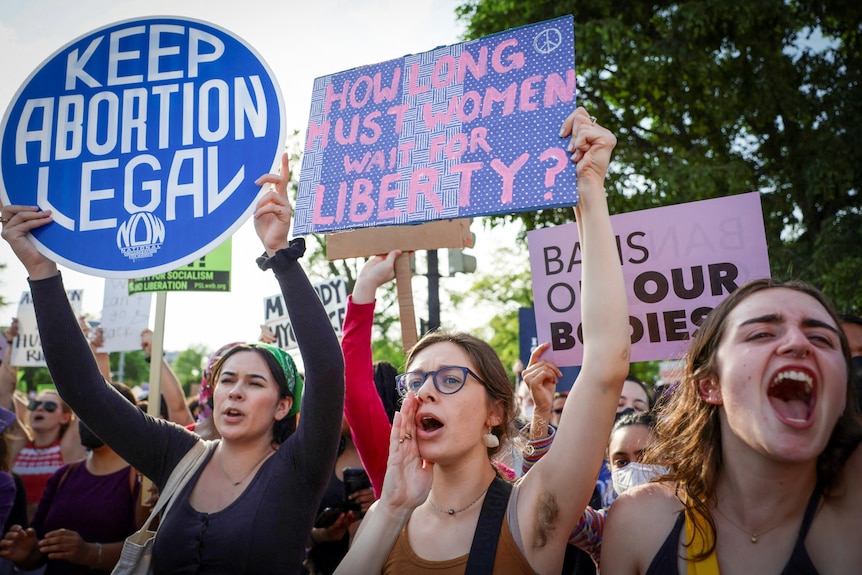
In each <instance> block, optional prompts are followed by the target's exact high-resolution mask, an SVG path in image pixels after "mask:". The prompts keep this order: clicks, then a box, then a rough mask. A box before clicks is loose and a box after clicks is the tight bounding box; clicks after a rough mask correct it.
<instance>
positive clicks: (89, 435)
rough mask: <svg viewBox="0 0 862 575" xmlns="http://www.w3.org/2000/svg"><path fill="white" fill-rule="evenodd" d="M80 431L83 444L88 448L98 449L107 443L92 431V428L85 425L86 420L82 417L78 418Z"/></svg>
mask: <svg viewBox="0 0 862 575" xmlns="http://www.w3.org/2000/svg"><path fill="white" fill-rule="evenodd" d="M78 433H79V434H80V435H81V445H83V446H84V447H86V448H87V449H98V448H100V447H102V446H103V445H105V442H104V441H102V440H101V439H99V437H98V436H97V435H96V434H95V433H93V432H92V431H90V428H89V427H87V426H86V425H84V422H83V421H81V420H80V419H79V420H78Z"/></svg>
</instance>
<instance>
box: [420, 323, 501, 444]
mask: <svg viewBox="0 0 862 575" xmlns="http://www.w3.org/2000/svg"><path fill="white" fill-rule="evenodd" d="M443 342H449V343H454V344H455V345H457V346H458V347H460V348H461V349H463V350H464V351H465V352H466V353H467V355H468V356H470V359H471V360H472V362H473V364H474V365H475V366H476V372H477V375H478V376H479V377H480V378H481V379H482V383H483V384H484V385H485V391H486V392H487V393H488V397H489V398H490V399H491V401H492V402H494V401H499V402H500V406H501V407H502V410H503V413H502V416H503V417H502V420H503V421H502V423H501V424H500V425H495V426H494V427H492V428H491V433H493V434H494V435H496V436H497V438H498V439H499V440H500V445H498V446H497V447H489V448H488V456H489V457H491V458H493V457H494V455H496V454H497V452H498V451H500V448H501V447H502V446H503V443H504V441H503V440H508V441H513V440H514V438H516V437H517V436H518V430H517V428H516V427H515V424H514V421H515V393H514V390H513V389H512V384H511V383H510V382H509V376H508V374H507V373H506V368H505V367H503V363H502V362H501V361H500V357H499V356H498V355H497V352H495V351H494V349H493V348H492V347H491V346H490V345H488V344H487V343H486V342H484V341H482V340H481V339H479V338H478V337H476V336H473V335H470V334H468V333H463V332H449V331H440V330H437V331H432V332H429V333H428V334H426V335H425V336H424V337H423V338H422V339H420V340H419V341H418V342H417V343H416V345H414V346H413V347H412V348H411V349H410V352H409V353H408V354H407V359H406V362H405V365H407V366H408V367H409V366H410V364H411V363H413V359H414V358H415V357H416V355H417V354H418V353H419V352H420V351H422V350H423V349H426V348H428V347H431V346H432V345H434V344H436V343H443Z"/></svg>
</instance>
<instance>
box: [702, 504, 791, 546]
mask: <svg viewBox="0 0 862 575" xmlns="http://www.w3.org/2000/svg"><path fill="white" fill-rule="evenodd" d="M715 510H716V511H718V514H719V515H721V516H722V517H724V518H725V519H726V520H727V522H728V523H730V524H731V525H733V526H734V527H736V528H737V529H739V530H740V531H742V532H743V533H745V534H746V535H748V536H750V537H751V542H752V543H757V542H758V541H760V537H763V536H764V535H766V534H767V533H769V532H770V531H773V530H774V529H777V528H778V527H779V526H780V525H781V524H782V523H784V522H783V521H782V522H780V523H778V524H776V525H773V526H772V527H770V528H769V529H767V530H766V531H762V532H760V533H749V532H748V530H747V529H744V528H743V527H742V526H740V525H739V524H738V523H736V522H735V521H734V520H733V519H731V518H730V517H728V516H727V515H725V514H724V513H723V512H722V511H721V509H719V508H718V505H716V506H715Z"/></svg>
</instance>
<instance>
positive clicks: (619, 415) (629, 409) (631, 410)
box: [614, 407, 635, 423]
mask: <svg viewBox="0 0 862 575" xmlns="http://www.w3.org/2000/svg"><path fill="white" fill-rule="evenodd" d="M634 412H635V409H634V408H633V407H627V408H625V409H624V410H622V411H620V412H619V413H617V414H616V415H615V416H614V423H616V422H617V421H619V419H620V418H622V417H624V416H626V415H629V414H632V413H634Z"/></svg>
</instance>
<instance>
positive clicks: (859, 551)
mask: <svg viewBox="0 0 862 575" xmlns="http://www.w3.org/2000/svg"><path fill="white" fill-rule="evenodd" d="M560 136H561V138H564V139H565V140H564V141H565V142H566V143H567V146H568V150H569V153H570V154H571V160H572V161H573V162H575V163H576V164H577V178H578V190H579V203H578V205H577V206H576V207H575V217H576V220H577V223H578V231H579V237H580V241H581V249H582V269H583V276H582V285H581V287H580V293H581V299H580V305H581V312H582V325H583V341H584V356H583V357H584V359H583V364H582V366H581V368H580V371H579V373H578V376H577V378H576V380H575V381H573V382H572V381H563V380H562V379H561V378H562V371H560V369H559V368H558V367H557V366H556V365H554V364H553V363H552V362H550V361H548V360H547V359H545V358H544V357H543V355H544V353H545V351H546V350H547V348H548V345H547V344H543V345H540V346H538V347H537V348H536V349H535V351H534V352H533V354H532V356H531V358H530V361H529V363H528V365H527V366H526V367H521V368H519V370H518V373H517V375H516V379H517V381H518V382H519V383H520V384H521V385H520V387H517V386H513V385H512V383H511V381H510V375H511V374H510V373H509V371H508V370H506V369H505V368H504V367H503V364H502V362H501V361H500V359H499V356H498V355H497V353H496V352H495V351H494V349H493V348H492V347H491V346H490V345H489V344H488V343H486V342H485V341H483V340H481V339H479V338H477V337H475V336H472V335H470V334H466V333H461V332H450V331H446V330H437V331H433V332H430V333H428V334H425V335H424V336H423V337H422V338H421V339H420V340H419V342H418V343H417V344H416V345H415V346H414V347H413V348H412V349H410V350H409V352H408V353H407V355H406V359H405V362H404V364H403V365H402V366H392V365H388V364H383V363H375V362H374V361H373V358H372V353H371V344H372V339H373V331H372V324H373V318H374V310H375V301H376V291H377V289H378V288H380V287H381V286H383V285H384V284H386V283H387V282H390V281H392V280H393V279H394V277H395V260H396V259H397V258H398V257H400V256H401V255H402V254H401V252H400V251H397V250H396V251H393V252H391V253H389V254H381V255H379V256H375V257H373V258H370V259H369V260H368V261H367V262H366V264H365V266H364V267H363V268H362V271H361V272H360V274H359V276H358V278H357V282H356V286H355V288H354V291H353V294H352V295H351V297H350V299H349V301H348V307H347V315H346V318H345V325H344V336H343V338H342V340H341V341H340V342H339V340H338V338H337V337H336V336H335V333H334V331H333V330H332V327H331V324H330V320H329V317H328V315H327V313H326V311H325V310H324V308H323V306H322V304H321V303H320V301H319V299H318V297H317V295H316V293H315V291H314V290H313V288H312V286H311V284H310V282H309V281H308V278H307V277H306V274H305V272H304V271H303V268H302V266H301V265H300V263H299V262H300V258H301V257H302V256H303V253H304V243H303V241H302V240H301V239H295V240H289V236H290V229H291V220H292V212H293V208H292V206H291V204H290V202H289V201H288V199H287V183H288V181H289V168H288V164H287V157H286V155H285V157H284V158H283V159H282V166H281V170H280V171H279V173H278V174H266V175H263V176H261V178H260V179H259V180H258V183H259V184H260V185H262V186H266V187H267V188H268V189H267V191H265V193H263V194H262V195H261V197H260V200H259V202H258V204H257V206H256V210H255V213H254V227H255V230H256V232H257V235H258V237H259V239H260V240H261V243H262V246H263V248H264V252H265V253H264V255H263V256H261V257H260V258H258V263H259V265H260V268H261V270H263V271H268V270H272V273H273V274H274V276H275V283H277V284H278V286H279V288H280V289H281V292H282V294H283V297H284V300H285V302H286V304H287V307H288V312H289V314H290V317H291V323H292V325H293V327H294V330H295V336H296V341H297V342H298V346H299V353H300V354H301V357H302V365H303V373H300V372H299V370H298V368H297V366H296V365H295V364H294V360H293V357H292V356H291V355H290V354H289V353H287V352H285V351H284V350H282V349H280V348H279V347H277V346H276V345H274V344H273V342H272V341H271V337H269V335H270V334H267V333H266V332H264V333H262V334H261V337H260V340H259V341H256V342H250V343H241V342H234V343H231V344H228V345H225V346H223V347H222V348H221V349H219V350H218V351H217V352H216V353H214V354H213V356H212V357H210V359H209V361H208V364H207V366H206V367H205V369H204V378H203V381H202V386H201V395H200V397H199V398H196V400H197V401H196V403H195V404H194V405H193V407H194V411H192V410H190V408H189V406H190V405H191V404H190V402H188V401H187V398H185V397H184V395H183V393H182V389H181V387H180V386H179V382H178V380H177V379H176V377H175V376H174V374H173V373H172V371H171V369H170V366H169V365H168V364H167V363H166V362H165V363H164V364H163V365H162V366H161V370H162V374H163V377H162V380H163V382H165V385H164V390H163V398H164V401H165V405H166V410H165V414H164V417H152V416H150V415H148V414H147V413H146V412H145V411H144V410H142V409H141V408H140V405H138V403H139V402H138V400H137V398H135V397H134V396H133V395H132V394H131V393H130V391H129V389H128V388H127V387H125V386H124V385H123V384H122V383H121V382H113V381H111V374H110V372H109V370H107V369H106V368H105V366H106V358H105V357H104V355H101V356H100V354H99V353H98V352H97V349H98V341H99V339H98V337H100V334H95V335H96V337H95V338H92V337H87V333H86V330H87V326H86V325H85V322H81V321H80V320H79V318H78V317H76V316H75V314H74V313H73V311H72V308H71V307H70V305H69V303H68V300H67V299H66V296H65V289H64V287H63V280H62V276H61V274H60V272H59V271H58V268H57V265H56V264H55V263H54V262H53V261H51V260H50V259H49V258H48V257H47V256H45V255H43V254H42V253H41V252H40V251H39V250H37V249H36V245H35V244H34V242H33V241H32V239H31V235H30V232H31V231H33V230H35V229H37V228H39V227H41V226H45V225H49V224H50V223H51V222H52V217H51V211H50V210H44V211H43V210H39V209H38V208H36V207H32V206H16V205H10V206H3V207H2V212H0V223H2V237H3V239H4V240H6V241H7V242H8V243H9V244H10V246H11V247H12V250H13V251H14V253H15V254H16V256H17V257H18V259H19V260H20V263H21V264H22V265H23V266H24V268H25V269H26V271H27V274H28V276H29V278H28V279H29V282H30V287H31V292H32V297H33V302H34V306H35V310H36V319H37V323H38V324H39V326H43V327H44V326H50V328H51V329H44V330H42V345H43V350H44V354H45V358H46V361H47V364H48V368H49V370H50V373H51V376H52V379H53V383H54V385H55V386H56V389H51V390H42V391H40V392H39V393H38V394H36V395H34V396H32V397H27V396H23V395H22V394H21V393H20V392H17V391H16V390H15V389H16V385H17V378H16V375H15V367H14V366H13V365H11V363H10V355H9V352H8V351H7V354H6V357H4V358H3V361H2V364H0V402H2V403H0V519H2V521H3V523H4V526H5V527H4V532H3V535H2V539H0V563H2V565H0V572H9V573H12V572H22V571H23V572H34V571H35V572H44V573H100V572H102V573H104V572H110V571H111V570H112V569H113V568H114V566H115V565H116V564H117V562H118V560H119V557H120V554H121V550H122V547H123V542H124V540H125V539H126V537H128V536H129V535H131V534H132V533H134V532H135V531H136V530H137V529H139V528H140V527H141V525H143V524H144V522H145V520H146V518H147V515H148V511H149V509H150V508H151V507H150V506H152V504H153V502H154V501H155V500H156V499H157V498H158V497H159V493H160V492H161V491H163V490H164V489H165V488H166V486H167V485H168V482H169V480H170V479H171V477H172V475H173V472H174V471H175V470H176V469H178V468H182V467H183V466H184V462H185V461H186V460H187V458H188V454H190V453H194V454H197V456H198V457H199V463H198V464H197V465H196V466H195V467H194V468H193V469H191V471H190V472H189V477H190V479H189V480H188V482H187V483H186V484H185V486H184V487H183V488H182V489H181V490H179V492H178V493H176V494H175V497H174V501H172V503H175V504H173V505H171V507H170V511H169V512H166V513H164V514H163V515H162V516H161V518H160V521H159V524H158V531H157V533H158V536H157V537H156V539H155V543H154V546H153V554H152V570H153V571H152V572H154V573H166V574H167V573H256V574H257V573H312V574H329V573H357V574H366V573H387V574H389V573H391V574H400V573H432V572H433V573H495V574H502V573H507V574H508V573H545V574H548V573H563V574H567V575H568V574H572V573H577V574H583V573H596V572H598V571H601V572H602V573H605V574H616V573H622V574H636V573H642V574H664V573H669V574H673V573H687V572H688V573H691V572H697V573H719V572H724V573H726V574H727V573H730V574H734V573H776V574H777V573H799V574H803V573H824V574H826V573H852V572H857V571H858V566H859V565H862V547H860V546H859V545H858V544H854V543H858V533H859V532H860V528H862V519H860V518H862V490H860V489H859V488H858V486H857V485H856V483H855V481H854V480H853V478H854V477H858V476H859V475H860V474H862V450H860V449H859V444H860V441H862V420H860V415H859V413H860V403H859V402H860V399H859V389H858V386H859V377H860V373H859V371H860V367H859V366H860V365H862V358H859V357H858V356H862V320H860V319H859V318H858V317H856V316H853V315H842V316H839V315H838V314H837V313H836V312H835V310H834V309H833V307H832V305H831V304H830V302H829V301H828V300H827V299H826V298H825V297H824V296H823V295H822V293H821V292H820V291H818V290H817V289H816V288H815V287H813V286H810V285H808V284H805V283H802V282H795V281H794V282H780V281H777V280H772V279H763V280H757V281H752V282H749V283H746V284H744V285H742V286H740V287H739V288H738V289H737V290H736V291H734V292H733V293H732V294H731V295H729V296H728V297H727V298H726V299H725V300H724V301H723V302H722V303H721V304H720V305H719V306H718V307H717V308H716V309H714V310H713V311H712V312H711V313H710V314H709V316H707V318H706V319H705V321H704V322H703V324H702V325H701V326H700V327H699V329H698V331H697V332H696V334H695V335H694V336H693V338H692V341H691V342H690V345H689V347H688V351H687V355H686V358H685V366H684V369H683V370H682V373H681V375H680V377H679V380H678V381H675V382H672V383H670V382H664V383H665V384H666V385H665V386H664V388H663V391H662V394H661V398H660V401H656V400H655V399H656V398H654V397H653V394H654V389H653V387H654V386H652V385H648V384H647V383H645V382H644V381H641V380H640V379H638V378H637V377H635V376H634V375H632V374H631V373H630V371H631V369H632V365H631V364H630V363H629V354H630V348H631V342H630V328H629V323H628V321H629V315H628V307H627V302H626V289H625V284H624V278H623V274H622V270H621V266H620V262H619V258H618V257H617V246H616V240H615V237H614V233H613V230H612V228H611V223H610V216H609V212H608V205H607V201H606V197H605V190H604V181H605V177H606V174H607V170H608V166H609V164H610V161H611V154H612V151H613V149H614V147H615V145H616V137H615V136H614V135H613V134H612V133H611V132H609V131H608V130H607V129H605V128H604V127H602V126H601V124H600V123H598V122H597V121H596V118H594V117H592V116H590V115H589V114H588V113H587V112H586V110H584V109H583V108H578V109H577V110H576V111H574V112H573V113H572V114H571V115H570V116H569V117H568V118H567V119H566V121H565V122H564V124H563V125H562V126H561V128H560ZM16 329H17V326H16V325H15V324H13V325H12V326H9V328H8V329H7V330H6V332H5V335H6V337H7V339H13V338H14V337H15V335H16ZM94 342H95V343H94ZM151 345H152V333H151V332H148V331H147V332H145V333H144V334H142V347H143V349H144V350H145V351H147V352H148V353H149V351H150V347H151ZM151 400H153V399H151ZM524 405H529V406H530V407H529V411H526V410H524V409H522V408H521V406H524ZM145 480H147V481H149V482H152V484H153V485H154V487H153V488H152V489H151V490H145V489H143V485H145ZM579 553H580V554H581V555H580V556H579V555H578V554H579Z"/></svg>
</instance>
